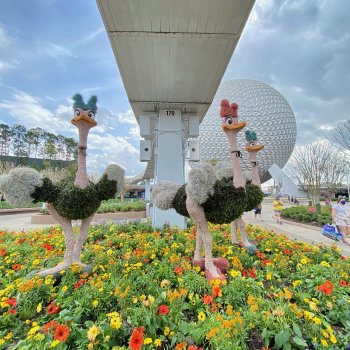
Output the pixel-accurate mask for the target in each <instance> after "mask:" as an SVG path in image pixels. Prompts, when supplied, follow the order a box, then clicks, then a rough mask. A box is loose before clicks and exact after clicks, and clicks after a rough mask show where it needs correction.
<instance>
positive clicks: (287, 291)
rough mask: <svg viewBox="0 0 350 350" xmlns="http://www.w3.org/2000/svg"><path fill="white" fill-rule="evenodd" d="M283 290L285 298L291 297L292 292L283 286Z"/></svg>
mask: <svg viewBox="0 0 350 350" xmlns="http://www.w3.org/2000/svg"><path fill="white" fill-rule="evenodd" d="M283 291H284V296H285V298H286V299H292V295H293V294H292V293H291V292H290V291H289V290H288V289H287V288H283Z"/></svg>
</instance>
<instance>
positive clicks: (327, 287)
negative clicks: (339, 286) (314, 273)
mask: <svg viewBox="0 0 350 350" xmlns="http://www.w3.org/2000/svg"><path fill="white" fill-rule="evenodd" d="M317 289H318V290H319V291H321V292H322V293H324V294H326V295H328V296H329V295H331V294H332V293H333V290H334V285H333V283H332V282H331V281H326V282H324V283H323V284H321V285H320V286H318V287H317Z"/></svg>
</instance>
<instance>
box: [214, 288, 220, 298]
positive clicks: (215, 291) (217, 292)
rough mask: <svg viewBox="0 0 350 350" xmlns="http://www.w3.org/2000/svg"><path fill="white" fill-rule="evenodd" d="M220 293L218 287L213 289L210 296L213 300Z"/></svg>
mask: <svg viewBox="0 0 350 350" xmlns="http://www.w3.org/2000/svg"><path fill="white" fill-rule="evenodd" d="M220 291H221V288H220V287H219V286H214V287H213V294H212V297H213V299H215V298H216V297H217V296H218V295H219V293H220Z"/></svg>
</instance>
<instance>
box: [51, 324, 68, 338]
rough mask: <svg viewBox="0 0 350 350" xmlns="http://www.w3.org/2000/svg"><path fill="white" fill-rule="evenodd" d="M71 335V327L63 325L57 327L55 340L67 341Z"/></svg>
mask: <svg viewBox="0 0 350 350" xmlns="http://www.w3.org/2000/svg"><path fill="white" fill-rule="evenodd" d="M69 333H70V329H69V327H67V326H66V325H65V324H61V325H59V326H57V328H56V330H55V340H59V341H62V342H63V341H66V340H67V338H68V336H69Z"/></svg>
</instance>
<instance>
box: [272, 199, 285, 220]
mask: <svg viewBox="0 0 350 350" xmlns="http://www.w3.org/2000/svg"><path fill="white" fill-rule="evenodd" d="M272 205H273V210H274V212H275V218H276V221H277V223H278V224H280V225H282V219H281V212H282V209H283V206H284V204H283V202H282V200H281V197H280V196H276V200H274V201H273V202H272Z"/></svg>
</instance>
